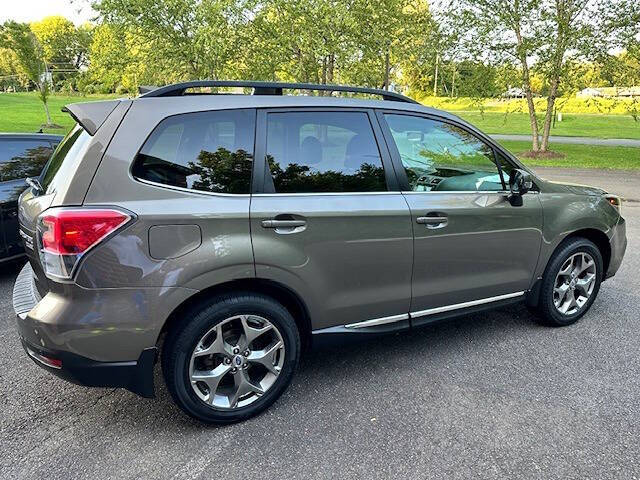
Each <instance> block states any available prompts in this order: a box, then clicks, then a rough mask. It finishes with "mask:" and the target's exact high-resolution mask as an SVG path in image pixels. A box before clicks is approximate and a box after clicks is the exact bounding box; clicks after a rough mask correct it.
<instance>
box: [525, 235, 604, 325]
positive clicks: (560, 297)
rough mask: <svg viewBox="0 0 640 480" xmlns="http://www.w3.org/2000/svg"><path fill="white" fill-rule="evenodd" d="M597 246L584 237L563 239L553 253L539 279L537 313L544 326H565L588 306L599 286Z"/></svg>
mask: <svg viewBox="0 0 640 480" xmlns="http://www.w3.org/2000/svg"><path fill="white" fill-rule="evenodd" d="M602 276H603V262H602V254H601V253H600V250H599V249H598V247H597V246H596V245H595V244H594V243H593V242H591V241H589V240H587V239H586V238H581V237H576V238H572V239H569V240H566V241H565V242H564V243H563V244H561V245H560V247H559V248H558V250H557V251H556V252H555V253H554V254H553V256H552V257H551V259H550V260H549V263H548V265H547V268H546V270H545V273H544V275H543V277H542V286H541V288H540V299H539V303H538V306H537V312H538V314H539V317H540V319H541V321H542V323H543V324H545V325H549V326H553V327H564V326H567V325H572V324H574V323H575V322H577V321H578V320H579V319H580V318H581V317H582V316H583V315H584V314H585V313H587V311H588V310H589V308H590V307H591V305H592V304H593V302H594V300H595V299H596V296H597V295H598V291H599V290H600V284H601V283H602Z"/></svg>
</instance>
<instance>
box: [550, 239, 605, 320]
mask: <svg viewBox="0 0 640 480" xmlns="http://www.w3.org/2000/svg"><path fill="white" fill-rule="evenodd" d="M595 285H596V262H595V260H594V259H593V257H592V256H591V255H589V254H588V253H586V252H578V253H575V254H573V255H571V256H570V257H569V258H568V259H567V260H566V261H565V262H564V264H563V265H562V267H561V268H560V270H559V271H558V275H556V280H555V285H554V288H553V303H554V305H555V306H556V308H557V309H558V311H559V312H560V313H562V314H563V315H573V314H574V313H577V312H578V310H580V309H581V308H582V307H584V305H585V304H586V303H587V301H588V300H589V297H590V296H591V294H592V293H593V288H594V287H595Z"/></svg>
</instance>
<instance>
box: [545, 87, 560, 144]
mask: <svg viewBox="0 0 640 480" xmlns="http://www.w3.org/2000/svg"><path fill="white" fill-rule="evenodd" d="M558 83H559V80H558V79H556V78H554V79H553V81H552V82H551V88H550V89H549V96H548V97H547V112H546V114H545V116H544V128H543V130H542V143H541V145H540V151H542V152H546V151H547V150H548V149H549V135H550V133H551V121H552V120H553V107H554V106H555V103H556V95H557V94H558Z"/></svg>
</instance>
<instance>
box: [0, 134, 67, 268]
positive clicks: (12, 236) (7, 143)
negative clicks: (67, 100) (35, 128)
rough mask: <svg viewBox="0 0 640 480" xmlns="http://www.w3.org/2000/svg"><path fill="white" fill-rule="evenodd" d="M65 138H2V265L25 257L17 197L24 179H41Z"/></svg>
mask: <svg viewBox="0 0 640 480" xmlns="http://www.w3.org/2000/svg"><path fill="white" fill-rule="evenodd" d="M62 138H63V137H62V135H48V134H44V133H1V134H0V208H1V215H0V262H2V261H5V260H10V259H12V258H15V257H19V256H20V255H22V254H23V248H22V243H21V242H20V238H19V234H18V197H19V196H20V194H21V193H22V191H23V190H24V189H25V188H26V186H27V184H26V183H25V179H26V178H28V177H36V176H38V175H40V172H41V171H42V167H44V165H45V163H47V160H49V157H50V156H51V153H52V152H53V150H54V149H55V148H56V146H57V145H58V144H59V143H60V141H61V140H62Z"/></svg>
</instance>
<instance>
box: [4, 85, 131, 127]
mask: <svg viewBox="0 0 640 480" xmlns="http://www.w3.org/2000/svg"><path fill="white" fill-rule="evenodd" d="M118 97H122V95H91V96H79V95H78V96H70V95H51V96H50V97H49V112H51V120H52V121H53V123H56V124H58V125H61V126H62V127H63V128H62V129H47V130H45V131H46V132H47V133H59V134H62V135H64V134H66V133H67V132H68V131H69V130H70V129H71V127H73V124H74V122H73V119H72V118H71V117H70V116H69V114H68V113H63V112H61V111H60V109H61V108H62V107H63V106H65V105H67V104H69V103H77V102H89V101H91V100H102V99H105V98H118ZM46 122H47V117H46V116H45V113H44V107H43V106H42V102H41V101H40V100H38V97H37V96H36V94H35V93H0V132H37V131H38V130H39V129H40V125H42V124H44V123H46Z"/></svg>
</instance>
